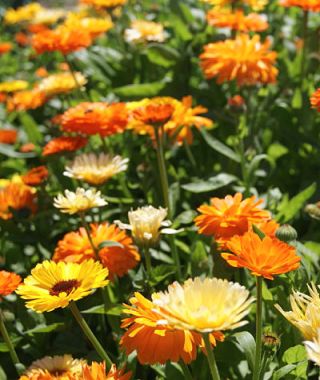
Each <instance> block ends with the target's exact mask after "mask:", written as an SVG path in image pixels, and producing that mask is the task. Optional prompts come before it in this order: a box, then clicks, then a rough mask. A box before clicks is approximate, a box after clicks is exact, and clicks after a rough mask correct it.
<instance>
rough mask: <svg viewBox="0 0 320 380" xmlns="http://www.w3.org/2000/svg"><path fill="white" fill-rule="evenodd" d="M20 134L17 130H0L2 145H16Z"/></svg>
mask: <svg viewBox="0 0 320 380" xmlns="http://www.w3.org/2000/svg"><path fill="white" fill-rule="evenodd" d="M17 136H18V132H17V131H16V130H15V129H0V143H1V144H15V142H16V141H17Z"/></svg>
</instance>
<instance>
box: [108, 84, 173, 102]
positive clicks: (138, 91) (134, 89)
mask: <svg viewBox="0 0 320 380" xmlns="http://www.w3.org/2000/svg"><path fill="white" fill-rule="evenodd" d="M165 86H166V83H164V82H152V83H143V84H129V85H127V86H122V87H117V88H115V89H114V90H113V92H114V93H115V94H116V95H118V96H120V97H122V98H125V99H129V98H140V97H152V96H156V95H158V94H159V92H160V91H161V90H162V89H163V88H164V87H165Z"/></svg>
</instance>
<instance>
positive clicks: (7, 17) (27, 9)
mask: <svg viewBox="0 0 320 380" xmlns="http://www.w3.org/2000/svg"><path fill="white" fill-rule="evenodd" d="M41 10H44V8H43V7H42V6H41V5H40V4H39V3H30V4H27V5H24V6H22V7H19V8H17V9H12V8H10V9H8V10H7V11H6V12H5V14H4V16H3V17H4V22H5V23H7V24H17V23H19V22H24V21H31V20H32V19H33V18H34V17H35V15H36V14H37V13H38V12H39V11H41Z"/></svg>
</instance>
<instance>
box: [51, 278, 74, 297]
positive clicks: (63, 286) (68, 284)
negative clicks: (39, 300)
mask: <svg viewBox="0 0 320 380" xmlns="http://www.w3.org/2000/svg"><path fill="white" fill-rule="evenodd" d="M79 285H80V282H79V281H77V280H66V281H60V282H58V283H56V284H55V285H53V287H52V288H51V290H50V295H52V296H58V295H59V294H60V293H62V292H64V293H67V294H70V293H71V292H72V290H73V289H76V288H78V287H79Z"/></svg>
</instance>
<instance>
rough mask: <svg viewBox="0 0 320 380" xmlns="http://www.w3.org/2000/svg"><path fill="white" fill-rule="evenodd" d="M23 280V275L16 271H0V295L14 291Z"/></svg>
mask: <svg viewBox="0 0 320 380" xmlns="http://www.w3.org/2000/svg"><path fill="white" fill-rule="evenodd" d="M20 282H21V277H20V276H19V275H17V274H15V273H12V272H7V271H5V270H1V271H0V296H7V295H9V294H11V293H12V292H14V291H15V290H16V289H17V287H18V286H19V284H20Z"/></svg>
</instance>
